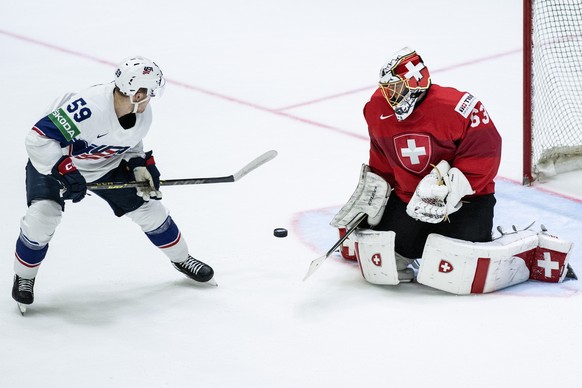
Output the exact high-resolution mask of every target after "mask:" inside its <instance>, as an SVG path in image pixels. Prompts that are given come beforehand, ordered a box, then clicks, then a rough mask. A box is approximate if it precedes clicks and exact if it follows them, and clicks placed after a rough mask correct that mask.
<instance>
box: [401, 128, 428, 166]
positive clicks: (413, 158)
mask: <svg viewBox="0 0 582 388" xmlns="http://www.w3.org/2000/svg"><path fill="white" fill-rule="evenodd" d="M394 149H395V150H396V155H397V156H398V160H399V161H400V163H402V166H403V167H404V168H406V169H407V170H409V171H412V172H415V173H421V172H422V171H424V169H425V168H426V167H427V166H428V162H429V161H430V156H431V144H430V137H429V136H428V135H419V134H405V135H400V136H396V137H395V138H394Z"/></svg>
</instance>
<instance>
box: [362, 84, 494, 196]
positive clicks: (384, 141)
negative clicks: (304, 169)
mask: <svg viewBox="0 0 582 388" xmlns="http://www.w3.org/2000/svg"><path fill="white" fill-rule="evenodd" d="M364 117H365V118H366V122H367V123H368V131H369V134H370V162H369V165H370V167H371V168H372V170H373V171H374V172H376V173H377V174H379V175H381V176H382V177H383V178H384V179H386V181H387V182H388V183H390V185H391V186H392V187H393V188H394V192H395V193H396V195H398V197H399V198H400V199H402V200H403V201H404V202H406V203H408V202H409V201H410V198H411V197H412V195H413V194H414V191H415V189H416V186H417V185H418V183H419V182H420V180H421V179H422V178H423V177H424V176H425V175H427V174H428V173H429V172H430V171H431V170H432V168H433V167H432V166H431V164H433V165H437V164H438V163H439V162H440V161H441V160H446V161H448V162H449V164H450V165H451V167H456V168H458V169H459V170H461V171H462V172H463V174H465V176H466V177H467V179H468V180H469V182H470V183H471V186H472V187H473V190H475V194H474V195H484V194H491V193H494V192H495V183H494V181H493V178H495V176H496V175H497V170H498V169H499V163H500V160H501V136H500V135H499V133H498V132H497V128H495V124H493V121H492V120H491V118H490V117H489V115H488V113H487V111H486V110H485V108H484V107H483V105H482V104H481V102H480V101H478V100H477V99H476V98H475V97H474V96H473V95H471V94H470V93H466V92H461V91H458V90H456V89H453V88H448V87H442V86H439V85H435V84H433V85H431V87H430V89H429V90H428V92H427V94H426V97H425V99H424V100H423V101H422V102H421V103H420V104H419V105H417V106H416V107H415V108H414V111H413V112H412V114H411V115H410V116H409V117H408V118H406V119H405V120H403V121H398V120H397V119H396V116H395V115H394V110H393V109H392V107H391V106H390V105H389V104H388V102H387V101H386V99H385V98H384V96H383V95H382V92H381V90H380V89H378V90H376V92H375V93H374V94H373V95H372V98H371V99H370V101H369V102H368V103H367V104H366V106H365V107H364Z"/></svg>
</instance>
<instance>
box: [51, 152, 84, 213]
mask: <svg viewBox="0 0 582 388" xmlns="http://www.w3.org/2000/svg"><path fill="white" fill-rule="evenodd" d="M51 174H52V176H53V177H55V178H56V179H57V180H58V181H59V182H60V184H61V186H62V187H63V189H64V192H63V194H62V196H63V199H72V200H73V202H79V201H81V200H82V199H83V198H85V194H87V182H86V181H85V178H84V177H83V175H81V173H80V172H79V171H78V170H77V168H76V167H75V165H74V164H73V162H72V161H71V158H70V157H68V156H63V157H62V158H60V159H59V160H58V161H57V162H56V163H55V165H54V166H53V168H52V170H51Z"/></svg>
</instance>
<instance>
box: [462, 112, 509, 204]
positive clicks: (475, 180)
mask: <svg viewBox="0 0 582 388" xmlns="http://www.w3.org/2000/svg"><path fill="white" fill-rule="evenodd" d="M500 161H501V136H500V135H499V132H498V131H497V128H496V127H495V124H494V123H493V121H492V120H491V118H490V117H489V114H488V113H487V111H486V110H485V107H484V106H483V104H482V103H481V102H477V104H475V106H474V108H473V110H472V112H471V114H470V115H469V116H468V120H467V122H466V130H465V135H464V136H463V138H462V139H461V140H460V141H459V144H458V148H457V153H456V156H455V159H454V161H453V163H452V164H453V166H454V167H456V168H458V169H459V170H461V171H462V172H463V174H465V176H466V177H467V179H468V180H469V182H470V183H471V186H472V188H473V190H475V194H476V195H479V194H487V193H493V192H494V191H495V189H494V182H493V179H494V178H495V176H496V175H497V172H498V170H499V164H500Z"/></svg>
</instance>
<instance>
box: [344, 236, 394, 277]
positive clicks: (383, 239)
mask: <svg viewBox="0 0 582 388" xmlns="http://www.w3.org/2000/svg"><path fill="white" fill-rule="evenodd" d="M354 236H355V238H354V240H355V246H356V257H357V258H358V264H359V265H360V269H361V271H362V276H364V279H366V280H367V281H368V282H369V283H373V284H382V285H396V284H398V283H400V281H399V280H398V270H397V268H396V258H395V254H394V237H395V233H394V232H391V231H390V232H383V231H376V230H371V229H358V230H356V231H355V232H354Z"/></svg>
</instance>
